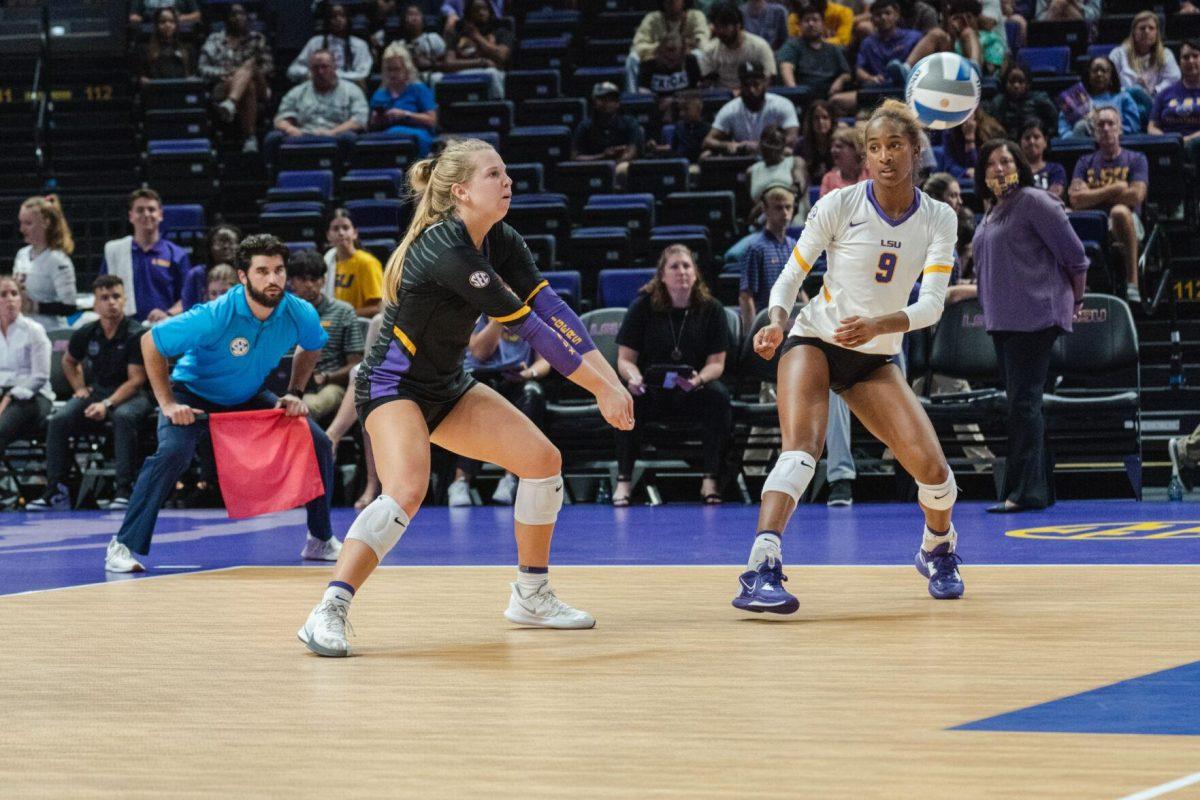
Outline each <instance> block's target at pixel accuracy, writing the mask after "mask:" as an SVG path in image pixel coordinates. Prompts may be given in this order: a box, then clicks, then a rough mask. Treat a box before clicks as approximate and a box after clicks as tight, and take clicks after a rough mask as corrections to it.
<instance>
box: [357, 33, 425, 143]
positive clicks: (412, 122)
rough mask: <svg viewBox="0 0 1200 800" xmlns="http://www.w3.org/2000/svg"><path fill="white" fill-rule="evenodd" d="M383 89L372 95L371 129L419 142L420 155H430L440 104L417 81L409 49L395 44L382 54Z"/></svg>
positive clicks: (423, 85) (398, 43) (381, 87)
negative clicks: (438, 105)
mask: <svg viewBox="0 0 1200 800" xmlns="http://www.w3.org/2000/svg"><path fill="white" fill-rule="evenodd" d="M382 60H383V85H382V86H380V87H379V88H378V89H376V90H375V94H373V95H371V129H372V130H376V131H386V132H387V133H389V134H391V135H393V136H407V137H409V138H411V139H415V140H416V142H417V155H418V156H420V157H421V158H424V157H425V156H427V155H429V149H430V148H431V147H432V146H433V133H434V131H435V130H437V121H438V118H437V102H436V101H435V100H434V99H433V92H432V91H430V89H429V87H428V86H426V85H425V84H423V83H421V82H420V81H419V80H417V79H416V78H417V68H416V65H415V64H413V61H412V56H411V55H409V52H408V48H407V47H405V46H404V45H403V44H401V43H400V42H392V43H391V44H390V45H388V48H387V50H384V51H383V59H382Z"/></svg>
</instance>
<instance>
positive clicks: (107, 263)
mask: <svg viewBox="0 0 1200 800" xmlns="http://www.w3.org/2000/svg"><path fill="white" fill-rule="evenodd" d="M162 218H163V212H162V198H161V197H159V195H158V192H156V191H154V190H153V189H147V188H143V189H134V190H133V192H132V193H130V195H129V224H130V225H132V226H133V235H132V236H126V237H124V238H121V239H113V240H112V241H110V242H106V243H105V245H104V260H103V261H101V262H100V274H101V275H116V276H117V277H118V278H120V279H121V282H122V284H123V285H124V287H125V313H126V314H128V315H131V316H134V317H137V320H138V322H149V323H151V324H153V323H155V322H162V321H163V320H164V319H166V318H167V317H170V316H173V315H175V314H178V313H180V312H181V311H183V303H182V301H181V297H182V294H183V278H184V276H185V275H187V272H188V270H189V269H191V266H192V265H191V262H190V261H189V260H188V255H187V252H186V251H185V250H184V249H183V248H182V247H180V246H179V245H177V244H175V243H174V242H170V241H167V240H166V239H164V238H163V237H162V232H161V227H162Z"/></svg>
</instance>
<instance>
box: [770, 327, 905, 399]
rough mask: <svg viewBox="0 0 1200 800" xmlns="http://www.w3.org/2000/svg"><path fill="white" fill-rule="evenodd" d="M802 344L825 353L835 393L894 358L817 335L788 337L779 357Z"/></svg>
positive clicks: (830, 384)
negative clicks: (849, 346)
mask: <svg viewBox="0 0 1200 800" xmlns="http://www.w3.org/2000/svg"><path fill="white" fill-rule="evenodd" d="M802 344H806V345H809V346H811V347H815V348H817V349H818V350H820V351H821V352H822V353H824V354H825V361H826V362H828V363H829V388H830V389H832V390H833V392H834V393H835V394H841V393H842V392H844V391H846V390H847V389H849V388H850V387H851V386H853V385H854V384H856V383H858V382H859V381H861V380H863V379H865V378H866V377H867V376H868V375H870V374H871V373H872V372H874V371H875V370H877V369H879V368H880V367H882V366H883V365H885V364H889V363H891V361H892V358H893V357H892V356H881V355H875V354H874V353H860V352H858V351H857V350H851V349H850V348H848V347H839V346H838V345H836V344H830V343H829V342H827V341H825V340H824V339H818V338H816V337H815V336H789V337H787V339H785V340H784V342H783V349H782V350H781V351H780V352H779V357H780V358H783V356H784V355H786V354H787V351H789V350H791V349H792V348H793V347H799V346H800V345H802Z"/></svg>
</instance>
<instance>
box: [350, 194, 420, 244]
mask: <svg viewBox="0 0 1200 800" xmlns="http://www.w3.org/2000/svg"><path fill="white" fill-rule="evenodd" d="M346 210H347V211H349V212H350V219H352V220H353V221H354V227H355V228H357V229H358V235H359V237H360V238H362V239H378V238H380V237H395V238H398V237H400V236H401V235H403V233H404V229H405V226H406V225H407V220H408V216H409V215H410V214H411V212H412V209H411V208H409V207H408V205H407V204H406V203H405V202H403V201H402V200H349V201H347V202H346Z"/></svg>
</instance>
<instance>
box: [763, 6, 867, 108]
mask: <svg viewBox="0 0 1200 800" xmlns="http://www.w3.org/2000/svg"><path fill="white" fill-rule="evenodd" d="M799 15H800V36H798V37H796V38H793V39H788V41H787V44H785V45H784V46H783V48H782V49H780V51H779V78H780V80H781V81H782V82H783V85H784V86H804V87H805V88H807V89H808V91H809V94H810V96H811V98H812V99H814V100H829V101H830V103H831V104H832V105H834V106H835V107H836V108H837V109H838V111H839V113H853V111H854V105H855V97H854V91H853V90H848V89H849V87H850V84H851V82H852V80H853V79H852V77H851V75H850V65H849V64H848V63H847V62H846V55H845V53H844V52H843V51H842V48H841V47H839V46H837V45H833V44H830V43H829V42H827V41H825V40H824V38H823V37H824V35H825V23H824V21H823V20H822V18H821V10H820V9H819V8H817V7H816V6H815V5H808V6H803V7H802V8H801V10H800V12H799Z"/></svg>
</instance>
